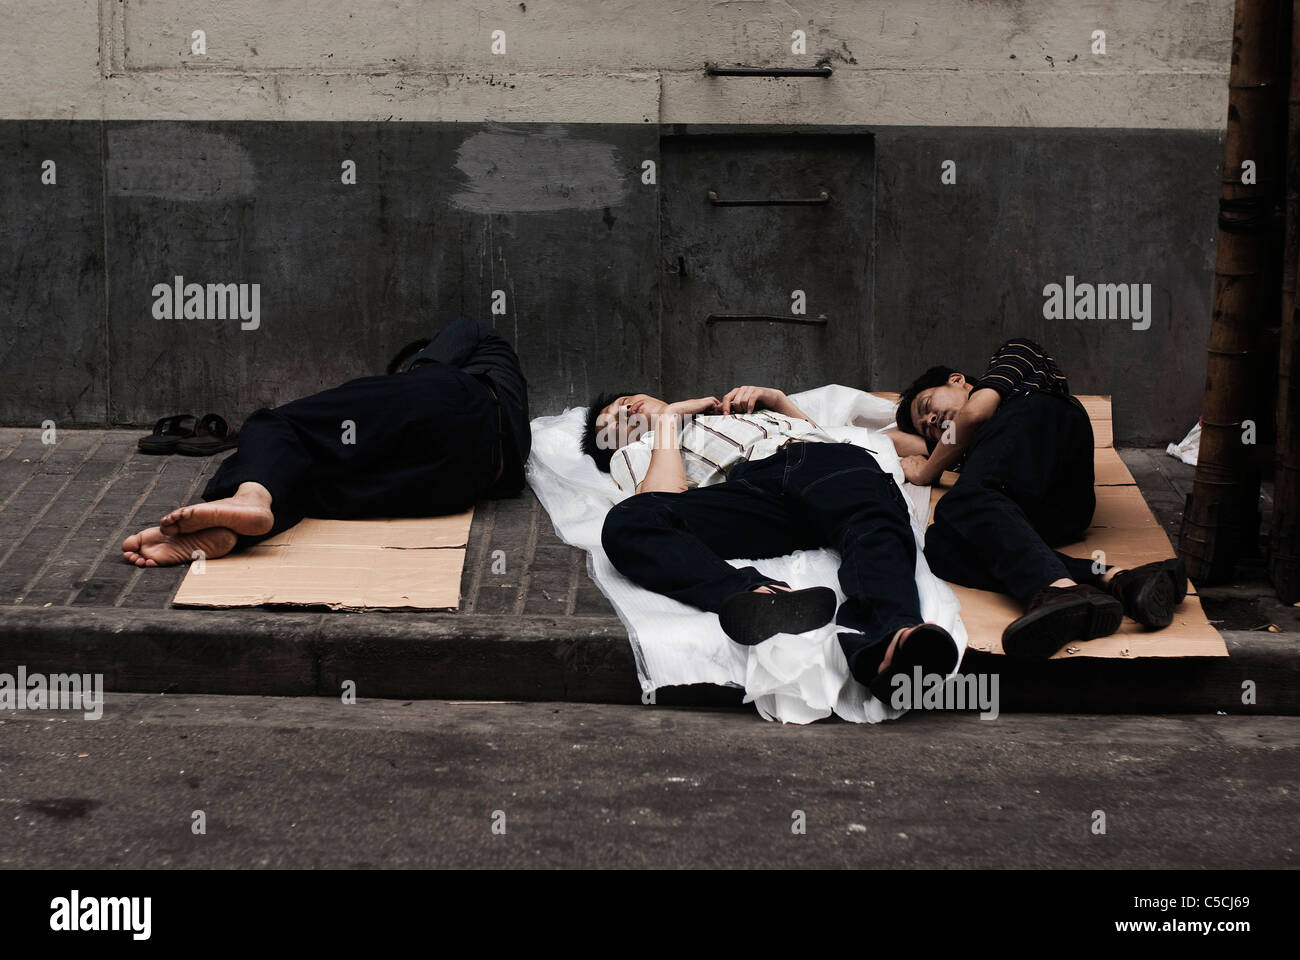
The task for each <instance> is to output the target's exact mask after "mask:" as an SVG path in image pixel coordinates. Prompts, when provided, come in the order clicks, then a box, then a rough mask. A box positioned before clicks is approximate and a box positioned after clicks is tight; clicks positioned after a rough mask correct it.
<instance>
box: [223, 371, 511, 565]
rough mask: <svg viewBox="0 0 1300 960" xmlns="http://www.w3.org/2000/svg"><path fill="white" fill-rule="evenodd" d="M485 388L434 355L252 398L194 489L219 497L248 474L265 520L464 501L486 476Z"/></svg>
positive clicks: (486, 484)
mask: <svg viewBox="0 0 1300 960" xmlns="http://www.w3.org/2000/svg"><path fill="white" fill-rule="evenodd" d="M498 423H499V417H498V412H497V405H496V401H495V400H494V398H493V396H492V394H491V393H490V392H489V390H488V388H487V387H486V386H484V385H483V384H482V383H480V382H479V381H478V380H477V379H475V378H474V377H472V376H470V375H469V374H467V373H463V372H461V371H460V370H458V369H456V368H455V367H451V366H447V365H446V364H443V363H426V364H422V365H420V366H419V367H417V368H415V369H414V370H412V371H410V372H409V373H402V374H392V375H388V376H379V377H361V378H360V379H357V380H349V381H348V382H347V383H344V384H342V385H341V386H338V387H334V388H333V389H331V390H325V391H322V392H321V393H317V394H313V395H311V396H309V397H303V398H302V399H300V400H294V401H292V402H290V403H286V404H285V405H284V406H281V407H276V408H275V409H273V410H269V409H266V408H263V409H261V410H258V411H256V412H255V413H254V414H253V415H252V416H250V417H249V418H248V419H247V420H246V421H244V425H243V427H242V428H241V429H240V432H239V447H238V449H237V450H236V451H235V452H234V453H233V454H231V456H230V457H228V458H227V459H226V460H225V461H224V462H223V463H222V464H221V466H220V467H219V468H218V469H217V472H216V474H214V475H213V477H212V479H211V480H210V481H209V482H208V485H207V487H206V488H204V490H203V499H204V500H217V499H220V498H221V497H228V496H230V495H231V494H233V493H234V492H235V490H236V489H237V488H238V487H239V485H240V484H241V483H245V482H249V481H254V482H257V483H260V484H261V485H262V486H264V487H266V488H267V490H269V491H270V492H271V510H272V512H273V513H274V514H275V526H274V527H272V528H271V531H270V532H269V533H267V534H265V535H263V536H260V537H240V541H239V543H238V544H237V546H247V545H248V544H250V543H256V542H257V541H259V540H263V539H265V538H266V537H270V536H273V535H275V534H277V533H279V532H280V531H282V530H286V529H288V528H289V527H291V526H293V525H294V524H295V523H297V522H298V521H299V520H301V519H302V518H303V517H307V516H310V517H324V518H327V519H339V520H345V519H352V518H357V517H368V516H369V517H376V516H382V517H420V516H436V515H438V514H446V513H456V512H459V511H461V510H464V509H467V508H468V507H469V506H470V505H471V504H473V503H474V502H475V501H476V500H477V499H479V497H480V496H481V495H482V494H484V493H485V492H486V491H487V490H488V489H489V488H490V487H491V486H492V483H493V480H494V479H495V477H496V473H497V470H498V469H499V467H500V457H501V446H500V441H499V436H498V430H499V426H498Z"/></svg>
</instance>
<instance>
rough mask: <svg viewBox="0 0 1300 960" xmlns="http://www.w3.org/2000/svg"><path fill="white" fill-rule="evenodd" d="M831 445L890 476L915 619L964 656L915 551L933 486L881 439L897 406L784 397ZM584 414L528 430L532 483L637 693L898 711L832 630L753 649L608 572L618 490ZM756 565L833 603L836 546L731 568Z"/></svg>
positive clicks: (714, 621) (794, 715)
mask: <svg viewBox="0 0 1300 960" xmlns="http://www.w3.org/2000/svg"><path fill="white" fill-rule="evenodd" d="M791 399H792V400H794V402H795V403H796V404H798V406H799V408H800V409H802V410H803V411H804V412H805V413H807V414H808V415H809V416H810V417H812V418H813V420H815V421H816V422H817V423H819V424H820V425H821V426H822V427H824V428H826V431H827V432H828V433H829V434H830V435H831V436H833V437H835V439H836V440H849V441H851V442H852V443H855V444H857V445H859V446H862V447H866V448H868V449H870V450H872V451H873V452H874V453H875V456H876V460H877V461H878V462H879V463H880V466H881V468H882V469H884V470H885V471H886V472H888V473H890V474H892V475H893V477H894V481H895V482H896V483H898V484H899V485H900V487H901V489H902V491H903V493H904V495H905V496H906V498H907V501H908V505H909V508H910V510H911V515H912V531H913V533H914V534H915V536H916V545H917V550H916V585H917V590H918V592H919V594H920V598H921V615H922V617H923V618H924V619H926V620H929V621H933V622H934V623H938V624H940V625H941V626H943V627H944V628H945V629H947V630H948V632H949V633H951V634H952V636H953V639H954V640H956V641H957V645H958V648H959V650H960V651H961V652H962V653H964V652H965V650H966V628H965V626H963V624H962V622H961V617H960V616H959V613H958V610H959V605H958V602H957V598H956V596H955V595H954V594H953V592H952V590H951V589H950V588H949V587H948V585H947V584H946V583H944V582H943V581H941V580H940V579H938V578H937V577H936V576H934V574H932V573H931V572H930V567H929V565H928V564H927V563H926V562H925V555H924V553H923V552H922V546H923V544H924V539H925V524H926V520H927V518H928V515H929V503H930V490H929V488H928V487H915V486H912V485H911V484H904V483H903V474H902V471H901V470H900V469H899V465H898V456H897V454H896V453H895V451H894V445H893V442H892V441H891V440H890V439H889V437H888V435H886V434H884V433H879V432H875V431H880V430H883V429H885V428H886V427H889V426H892V425H893V422H894V408H893V405H892V404H890V403H889V402H888V401H886V400H882V399H881V398H880V397H874V396H872V395H871V394H869V393H863V392H862V391H861V390H853V389H850V388H848V387H842V386H839V385H838V384H831V385H830V386H826V387H819V388H817V389H816V390H809V391H807V392H806V393H800V394H795V395H794V396H792V397H791ZM585 418H586V408H582V407H575V408H570V409H568V410H565V411H564V412H563V413H561V414H559V415H558V416H553V417H538V418H537V419H535V420H533V422H532V430H533V448H532V455H531V456H530V457H529V460H528V482H529V484H530V485H531V486H532V488H533V490H534V492H535V493H536V494H537V498H538V499H539V500H540V501H541V502H542V506H544V507H545V508H546V510H547V512H548V513H549V514H550V516H551V522H552V523H553V524H554V525H555V532H556V534H557V535H559V537H560V539H562V540H564V541H565V542H566V543H570V544H572V545H574V546H576V547H581V548H582V549H584V550H586V551H587V552H588V553H587V570H588V572H589V573H590V574H591V577H592V579H593V580H595V582H596V585H597V586H598V587H600V589H601V592H603V593H604V594H605V596H607V597H608V598H609V600H610V603H612V604H613V606H614V610H615V611H616V612H617V613H618V615H619V618H620V619H621V620H622V621H623V624H624V626H626V627H627V631H628V635H629V637H630V638H631V640H632V649H633V651H634V653H635V655H636V663H637V672H638V674H639V676H640V680H641V689H642V690H643V691H644V693H645V694H646V698H647V699H649V697H650V695H652V693H653V691H654V690H656V689H658V688H659V687H665V686H673V685H677V684H689V683H715V684H724V685H729V686H740V687H743V688H744V690H745V701H746V702H753V704H754V705H755V707H757V708H758V712H759V713H760V714H762V716H763V717H764V718H766V719H768V720H781V721H783V722H786V723H811V722H812V721H814V720H820V719H822V718H824V717H828V716H830V715H831V714H832V713H834V714H836V715H837V716H839V717H841V718H843V719H845V720H850V721H853V722H857V723H862V722H867V723H878V722H880V721H881V720H886V719H893V718H895V717H897V716H899V715H901V713H902V711H900V710H895V709H893V708H892V707H890V706H889V705H888V704H885V703H881V702H880V701H878V700H876V699H875V698H874V697H872V696H871V695H870V694H869V693H868V692H867V688H866V687H864V686H863V685H862V684H860V683H858V682H857V681H856V680H854V679H853V677H852V676H851V675H850V674H849V671H848V663H847V661H846V660H845V658H844V653H843V651H842V650H841V649H840V645H839V640H838V639H837V637H836V627H835V625H834V624H833V623H832V624H828V625H827V626H824V627H820V628H818V629H817V630H812V631H809V632H808V633H802V634H799V635H797V636H796V635H792V634H784V633H782V634H777V635H776V636H775V637H773V638H771V639H770V640H766V641H764V642H763V643H760V644H758V645H757V646H753V647H746V646H741V645H740V644H738V643H734V642H732V641H731V640H730V639H729V638H728V637H727V635H726V634H725V633H723V632H722V627H721V626H720V625H719V624H718V618H717V615H716V614H712V613H705V612H703V611H701V610H697V609H695V608H694V607H689V606H686V605H685V604H682V603H678V602H677V601H676V600H671V599H669V598H668V597H665V596H663V595H661V594H657V593H652V592H651V591H649V590H646V589H643V588H642V587H638V586H637V585H636V584H634V583H632V582H631V581H629V580H628V579H626V578H625V577H623V576H622V574H620V573H619V572H618V571H617V570H615V569H614V566H613V564H611V563H610V561H609V558H608V557H607V556H606V555H605V551H604V550H603V549H602V548H601V545H600V530H601V526H602V525H603V524H604V522H605V514H606V513H608V512H609V509H610V507H612V506H613V505H614V504H615V503H616V502H617V501H618V499H619V498H620V494H619V491H618V489H617V488H616V487H615V486H614V484H613V482H612V481H611V480H610V479H609V475H608V474H604V473H601V472H600V471H599V470H598V469H597V468H596V465H595V463H594V462H593V461H592V459H591V458H590V457H587V456H583V454H582V452H581V447H580V437H581V433H582V425H583V422H584V420H585ZM730 562H731V564H732V565H733V566H736V567H743V566H748V565H753V566H755V567H758V569H760V570H761V571H763V572H764V573H766V574H767V575H769V576H771V577H774V578H777V579H780V580H784V581H786V582H787V583H789V584H790V585H791V586H792V587H794V588H796V589H799V588H803V587H811V586H817V585H824V586H828V587H831V588H832V589H834V590H835V593H836V595H837V596H838V597H839V600H840V602H843V601H844V594H843V593H842V592H841V591H840V588H839V577H838V571H839V554H837V553H836V552H835V551H834V550H830V549H822V550H800V551H798V552H796V553H793V554H790V555H789V556H785V557H777V558H774V559H769V560H732V561H730Z"/></svg>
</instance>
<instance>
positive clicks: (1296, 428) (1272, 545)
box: [1268, 0, 1300, 603]
mask: <svg viewBox="0 0 1300 960" xmlns="http://www.w3.org/2000/svg"><path fill="white" fill-rule="evenodd" d="M1286 215H1287V243H1286V246H1285V248H1284V254H1283V255H1284V257H1286V260H1285V261H1284V265H1285V267H1286V268H1287V274H1286V275H1284V277H1283V284H1282V317H1281V321H1282V322H1281V329H1280V330H1279V333H1278V370H1277V414H1276V416H1277V449H1276V453H1275V457H1274V472H1273V494H1274V495H1273V523H1272V526H1271V528H1270V530H1269V556H1268V574H1269V579H1270V580H1271V581H1272V582H1273V588H1274V589H1275V590H1276V591H1277V596H1278V599H1279V600H1281V601H1282V602H1283V603H1295V602H1296V601H1297V600H1300V382H1298V380H1297V376H1296V374H1297V372H1300V322H1297V317H1296V302H1295V282H1296V272H1297V270H1300V0H1295V2H1294V3H1293V5H1292V13H1291V83H1290V93H1289V95H1288V98H1287V159H1286ZM1288 281H1289V282H1288Z"/></svg>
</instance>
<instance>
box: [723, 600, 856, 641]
mask: <svg viewBox="0 0 1300 960" xmlns="http://www.w3.org/2000/svg"><path fill="white" fill-rule="evenodd" d="M834 618H835V591H834V590H832V589H831V588H830V587H811V588H809V589H807V590H796V591H795V592H793V593H782V592H779V591H778V592H776V593H753V592H749V593H739V594H736V596H734V597H730V598H728V600H727V602H726V603H724V604H723V605H722V610H721V611H720V612H719V613H718V620H719V621H720V622H721V624H722V630H723V632H724V633H726V635H727V636H729V637H730V638H731V639H732V640H735V641H736V643H739V644H743V645H744V646H747V647H752V646H754V645H755V644H758V643H762V642H763V641H764V640H766V639H768V638H769V637H772V636H775V635H776V634H778V633H806V632H807V631H809V630H815V629H816V628H817V627H821V626H825V625H826V624H828V623H830V622H831V620H833V619H834Z"/></svg>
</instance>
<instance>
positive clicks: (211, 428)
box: [135, 413, 239, 457]
mask: <svg viewBox="0 0 1300 960" xmlns="http://www.w3.org/2000/svg"><path fill="white" fill-rule="evenodd" d="M135 445H136V448H137V449H139V451H140V452H141V453H153V454H168V453H180V454H184V455H185V456H187V457H210V456H212V455H213V454H214V453H221V452H222V451H223V450H233V449H234V448H235V447H237V446H238V445H239V430H238V429H232V428H231V426H230V424H228V423H226V421H225V418H224V417H220V416H218V415H217V414H215V413H209V414H205V415H204V416H203V417H202V419H200V418H198V417H195V416H194V414H192V413H177V414H174V415H173V416H170V417H162V418H160V419H159V420H158V422H157V423H155V424H154V425H153V433H151V434H149V436H147V437H141V438H140V439H139V440H137V441H136V444H135Z"/></svg>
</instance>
